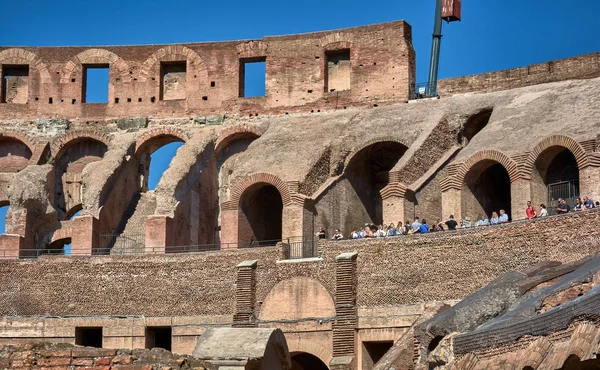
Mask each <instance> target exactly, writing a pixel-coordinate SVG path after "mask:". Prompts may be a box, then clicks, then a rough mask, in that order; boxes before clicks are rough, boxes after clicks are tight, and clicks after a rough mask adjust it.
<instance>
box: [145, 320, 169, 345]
mask: <svg viewBox="0 0 600 370" xmlns="http://www.w3.org/2000/svg"><path fill="white" fill-rule="evenodd" d="M171 336H172V329H171V327H170V326H164V327H153V326H150V327H147V328H146V348H148V349H152V348H163V349H166V350H167V351H170V350H171Z"/></svg>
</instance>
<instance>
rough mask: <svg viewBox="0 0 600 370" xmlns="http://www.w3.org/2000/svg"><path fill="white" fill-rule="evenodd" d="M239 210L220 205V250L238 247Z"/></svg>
mask: <svg viewBox="0 0 600 370" xmlns="http://www.w3.org/2000/svg"><path fill="white" fill-rule="evenodd" d="M238 227H239V210H237V209H225V208H224V207H223V205H221V249H228V248H237V246H238V236H239V235H238Z"/></svg>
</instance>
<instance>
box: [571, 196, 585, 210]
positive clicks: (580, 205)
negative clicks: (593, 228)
mask: <svg viewBox="0 0 600 370" xmlns="http://www.w3.org/2000/svg"><path fill="white" fill-rule="evenodd" d="M584 209H585V206H584V205H583V202H582V201H581V198H579V197H577V198H576V199H575V206H574V207H573V211H583V210H584Z"/></svg>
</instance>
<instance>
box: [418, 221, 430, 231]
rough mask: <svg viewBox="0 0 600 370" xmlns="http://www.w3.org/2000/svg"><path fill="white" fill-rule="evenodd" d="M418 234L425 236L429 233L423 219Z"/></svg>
mask: <svg viewBox="0 0 600 370" xmlns="http://www.w3.org/2000/svg"><path fill="white" fill-rule="evenodd" d="M419 232H420V233H421V234H427V233H428V232H429V225H427V220H425V219H423V222H421V225H420V226H419Z"/></svg>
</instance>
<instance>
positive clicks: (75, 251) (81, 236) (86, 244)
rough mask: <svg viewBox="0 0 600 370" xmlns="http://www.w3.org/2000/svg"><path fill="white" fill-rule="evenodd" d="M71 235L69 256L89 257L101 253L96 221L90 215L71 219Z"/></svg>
mask: <svg viewBox="0 0 600 370" xmlns="http://www.w3.org/2000/svg"><path fill="white" fill-rule="evenodd" d="M72 222H73V226H72V230H73V231H72V233H71V245H72V246H71V254H72V255H74V256H91V255H92V254H94V253H98V252H100V253H102V251H99V248H100V230H99V227H98V225H99V223H98V219H97V218H95V217H94V216H91V215H85V216H77V217H75V218H74V219H73V221H72Z"/></svg>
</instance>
